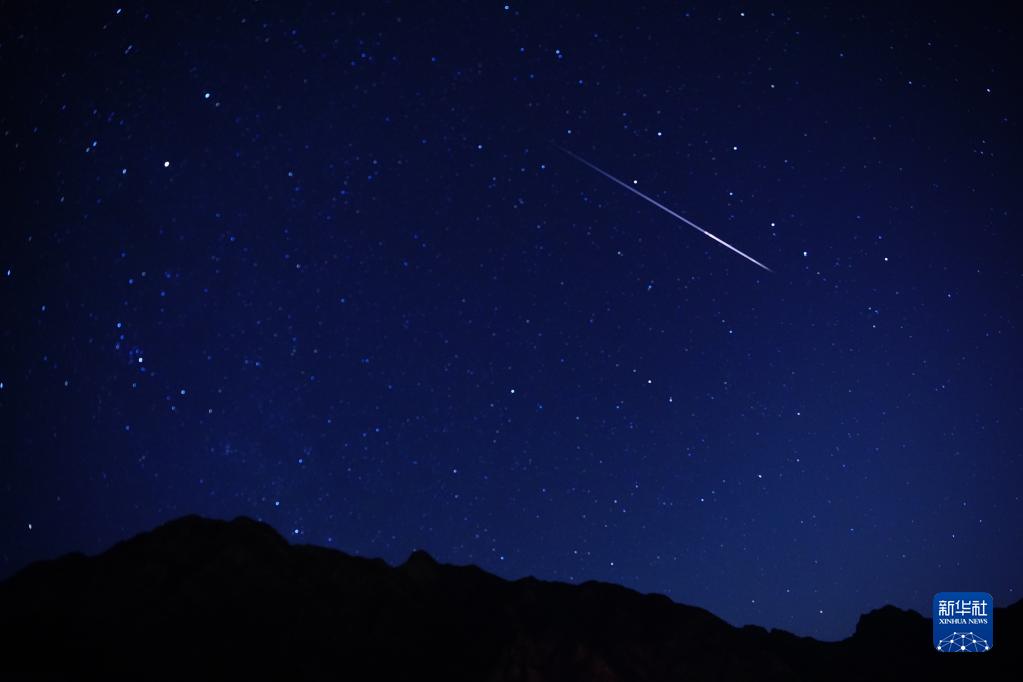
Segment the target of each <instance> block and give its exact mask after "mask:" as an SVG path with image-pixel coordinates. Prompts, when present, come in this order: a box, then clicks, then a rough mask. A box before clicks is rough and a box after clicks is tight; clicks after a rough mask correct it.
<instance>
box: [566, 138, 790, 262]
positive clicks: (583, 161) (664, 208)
mask: <svg viewBox="0 0 1023 682" xmlns="http://www.w3.org/2000/svg"><path fill="white" fill-rule="evenodd" d="M554 146H555V147H557V148H558V149H560V150H561V151H563V152H565V153H566V154H568V155H569V156H571V157H572V158H573V159H575V160H576V161H578V162H579V163H581V164H583V165H585V166H589V167H590V168H592V169H593V170H595V171H597V172H598V173H600V174H601V175H603V176H604V177H605V178H607V179H608V180H610V181H611V182H615V183H617V184H619V185H621V186H622V187H624V188H625V189H627V190H629V191H630V192H632V193H633V194H635V195H637V196H639V197H641V198H643V199H646V200H647V201H649V202H650V203H651V204H653V205H654V206H656V207H657V208H659V209H661V210H662V211H664V212H665V213H667V214H668V215H670V216H672V217H674V218H678V219H679V220H681V221H682V222H684V223H685V224H686V225H688V226H689V227H692V228H695V229H697V230H699V231H700V232H702V233H703V234H705V235H707V236H708V237H710V238H711V239H713V240H714V241H716V242H717V243H718V244H721V245H722V246H724V247H726V248H729V249H731V250H732V251H735V252H736V253H737V254H739V255H740V256H742V257H743V258H745V259H746V260H748V261H749V262H750V263H753V264H754V265H756V266H758V267H761V268H763V269H764V270H767V271H768V272H770V273H774V270H772V269H771V268H769V267H767V266H766V265H764V264H763V263H761V262H760V261H758V260H757V259H755V258H753V257H752V256H747V255H746V254H745V253H743V252H742V251H740V250H739V249H737V248H735V247H734V246H732V245H731V244H729V243H728V242H726V241H725V240H724V239H721V238H720V237H716V236H714V235H713V234H711V233H710V232H708V231H707V230H705V229H703V228H702V227H700V226H699V225H697V224H696V223H694V222H693V221H692V220H689V219H688V218H685V217H683V216H680V215H679V214H678V213H675V212H674V211H672V210H671V209H670V208H668V207H667V206H665V205H664V204H662V203H660V202H658V201H656V200H654V199H651V198H650V197H648V196H647V195H645V194H643V193H642V192H640V191H639V190H638V189H636V188H635V187H632V186H631V185H628V184H626V183H624V182H622V181H621V180H619V179H618V178H616V177H615V176H613V175H611V174H610V173H608V172H607V171H605V170H603V169H601V168H598V167H597V166H595V165H593V164H592V163H590V162H589V161H587V160H586V159H584V158H583V157H581V156H579V155H578V154H576V153H574V152H570V151H569V150H567V149H565V148H564V147H561V146H559V145H554Z"/></svg>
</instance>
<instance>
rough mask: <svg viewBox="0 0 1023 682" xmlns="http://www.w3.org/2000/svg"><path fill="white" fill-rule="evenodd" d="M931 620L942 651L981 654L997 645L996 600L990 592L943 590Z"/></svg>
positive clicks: (936, 598) (934, 604) (935, 642)
mask: <svg viewBox="0 0 1023 682" xmlns="http://www.w3.org/2000/svg"><path fill="white" fill-rule="evenodd" d="M931 619H932V620H933V622H934V648H935V649H937V650H938V651H942V652H945V653H981V652H984V651H989V650H990V649H991V647H993V646H994V644H995V603H994V600H993V599H992V598H991V595H990V594H988V593H987V592H939V593H937V594H936V595H934V602H933V604H932V607H931Z"/></svg>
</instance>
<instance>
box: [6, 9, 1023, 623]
mask: <svg viewBox="0 0 1023 682" xmlns="http://www.w3.org/2000/svg"><path fill="white" fill-rule="evenodd" d="M332 4H333V3H322V4H308V3H284V2H280V3H272V2H262V3H241V2H233V1H232V2H224V3H212V4H208V5H206V6H202V5H200V4H195V5H190V4H182V3H144V4H141V3H140V4H136V3H130V2H126V3H124V4H121V5H117V4H108V3H69V4H67V5H65V6H63V7H60V6H57V5H50V4H47V3H33V4H32V5H30V4H29V3H24V4H17V3H15V4H8V5H5V10H4V15H5V16H4V18H3V19H2V20H0V23H2V33H0V37H2V42H0V69H2V72H3V74H4V82H5V87H4V92H3V98H4V99H3V101H4V104H3V110H2V120H0V124H2V126H0V127H2V137H0V145H2V150H3V153H2V157H0V158H2V167H3V177H4V194H5V198H4V202H3V205H4V209H5V210H4V214H5V217H4V227H3V230H2V236H0V259H2V262H0V268H2V270H0V297H2V298H0V302H2V311H3V324H2V327H0V351H2V358H0V382H2V387H0V418H2V423H3V429H2V430H3V435H4V437H3V439H2V440H3V445H2V455H0V547H2V550H0V574H3V575H8V574H10V573H12V572H14V571H16V570H17V569H19V568H20V567H22V566H23V565H25V564H26V563H27V562H29V561H31V560H35V559H40V558H45V557H52V556H55V555H58V554H60V553H63V552H66V551H71V550H76V549H81V550H84V551H87V552H95V551H99V550H101V549H104V548H105V547H107V546H109V545H110V544H112V543H113V542H115V541H117V540H119V539H122V538H123V537H125V536H126V535H128V534H131V533H135V532H138V531H141V530H143V529H147V528H150V527H152V526H153V525H155V524H158V523H160V522H163V521H166V520H168V519H170V518H173V517H176V516H179V515H182V514H186V513H193V512H195V513H200V514H205V515H210V516H216V517H233V516H236V515H241V514H244V515H249V516H253V517H256V518H260V519H263V520H265V521H268V522H269V523H271V524H273V525H274V526H275V527H276V528H277V529H279V530H280V531H281V532H282V533H285V534H287V536H288V537H289V538H291V539H292V541H294V542H305V543H314V544H320V545H328V546H333V547H336V548H338V549H342V550H345V551H348V552H352V553H358V554H361V555H367V556H380V557H383V558H385V559H386V560H388V561H389V562H399V561H402V560H404V559H405V558H406V557H407V555H408V554H409V553H410V552H411V551H412V550H413V549H414V548H424V549H427V550H428V551H429V552H430V553H432V554H433V555H435V556H436V557H437V558H438V559H439V560H441V561H445V562H451V563H476V564H479V565H480V566H482V567H483V568H485V569H487V570H489V571H493V572H495V573H497V574H499V575H502V576H506V577H521V576H525V575H528V574H532V575H536V576H537V577H540V578H545V579H554V580H564V581H574V582H580V581H584V580H588V579H598V580H607V581H614V582H618V583H622V584H624V585H627V586H629V587H633V588H636V589H638V590H641V591H655V592H663V593H665V594H668V595H669V596H671V597H672V598H673V599H675V600H676V601H680V602H684V603H690V604H696V605H699V606H703V607H705V608H707V609H709V610H711V611H713V612H714V613H716V614H719V615H721V616H722V617H724V618H726V619H727V620H729V621H730V622H733V623H736V624H743V623H758V624H762V625H765V626H769V627H782V628H785V629H788V630H791V631H793V632H796V633H799V634H808V635H813V636H817V637H822V638H840V637H844V636H846V635H849V634H851V632H852V631H853V628H854V626H855V623H856V619H857V616H858V615H859V614H860V613H861V612H864V611H866V610H869V609H871V608H875V607H878V606H881V605H882V604H884V603H887V602H891V603H895V604H897V605H899V606H902V607H907V608H915V609H917V610H920V611H922V612H924V613H929V609H930V600H931V597H932V595H933V594H934V593H935V592H938V591H942V590H983V591H988V592H991V593H992V594H993V595H994V597H995V600H996V603H998V604H1000V605H1005V604H1007V603H1009V602H1011V601H1015V600H1016V599H1018V598H1019V597H1020V591H1021V589H1023V586H1021V582H1020V578H1021V565H1023V557H1021V547H1023V529H1021V521H1020V519H1021V518H1023V505H1021V500H1020V486H1021V482H1023V481H1021V478H1023V461H1021V456H1023V452H1021V446H1020V441H1021V432H1023V400H1021V393H1020V381H1021V379H1023V377H1021V371H1020V370H1021V364H1020V358H1019V349H1020V348H1021V347H1023V338H1021V337H1023V334H1021V330H1020V312H1021V303H1020V302H1021V300H1023V299H1021V295H1023V261H1021V258H1020V245H1021V241H1023V239H1021V236H1020V219H1019V210H1018V195H1019V188H1020V185H1021V180H1023V178H1021V172H1020V168H1021V166H1020V151H1021V147H1020V127H1019V121H1020V116H1021V113H1023V111H1021V108H1023V107H1021V93H1020V83H1021V82H1023V74H1021V73H1020V68H1019V67H1020V62H1019V58H1018V54H1019V52H1020V46H1019V45H1018V43H1019V38H1018V33H1017V32H1015V30H1014V27H1015V26H1016V25H1017V24H1016V23H1015V22H1014V21H1013V20H1011V17H1010V16H1009V15H1008V14H1007V13H1006V14H1005V15H999V14H998V13H997V11H996V10H994V9H990V8H987V9H985V7H984V6H978V5H970V6H969V7H968V8H965V9H964V8H958V9H956V10H955V12H951V11H950V12H949V13H947V14H941V13H940V12H943V11H944V10H941V9H935V7H933V6H928V7H926V8H915V9H914V8H911V7H902V8H891V7H888V6H886V5H882V4H878V5H870V6H867V5H861V4H859V3H856V4H852V3H850V4H842V5H835V6H825V5H821V4H820V3H807V4H806V5H805V6H801V5H790V6H784V5H775V6H770V5H765V4H762V3H751V4H748V5H746V4H740V5H721V4H718V3H710V4H678V3H670V4H668V3H665V4H655V5H646V6H635V5H631V4H629V5H626V4H625V3H622V4H619V5H617V6H613V5H610V4H598V5H593V4H580V5H574V6H568V5H561V6H559V7H555V6H554V5H553V3H535V4H520V3H511V4H510V5H509V6H505V5H504V4H503V3H500V2H497V3H492V2H488V3H480V2H466V3H436V4H435V3H398V4H392V3H377V2H371V3H365V4H355V3H339V4H337V6H336V7H331V5H332ZM935 12H939V13H935ZM1006 12H1008V10H1006ZM557 145H560V146H563V147H565V148H567V149H569V150H571V151H573V152H574V153H577V154H579V155H581V156H583V157H585V158H586V159H588V160H589V161H591V162H593V163H595V164H597V165H598V166H600V167H601V168H603V169H605V170H606V171H608V172H609V173H612V174H614V175H615V176H617V177H620V178H621V179H623V180H624V181H626V182H628V183H635V184H634V186H635V187H636V188H637V189H638V190H640V191H642V192H644V193H646V194H648V195H650V196H651V197H653V198H654V199H656V200H657V201H660V202H662V203H663V204H665V205H667V206H668V207H670V208H672V209H673V210H675V211H678V212H679V213H680V214H682V215H684V216H686V217H687V218H689V219H690V220H693V221H695V222H697V223H698V224H700V225H702V226H704V227H706V228H707V229H709V230H710V231H711V232H713V233H715V234H717V235H719V236H720V237H721V238H723V239H725V240H727V241H729V242H730V243H732V244H734V245H735V246H736V247H738V248H739V249H742V250H743V251H745V252H746V253H748V254H750V255H751V256H752V257H754V258H756V259H757V260H759V261H762V262H764V263H765V264H766V265H767V266H769V267H770V268H771V269H772V270H773V271H774V274H770V273H767V272H764V271H763V270H761V269H759V268H757V267H756V266H755V265H753V264H752V263H750V262H748V261H746V260H743V259H742V258H741V257H739V256H738V255H736V254H734V253H732V252H730V251H728V250H727V249H725V248H723V247H722V246H720V245H718V244H715V243H714V242H713V241H711V240H710V239H708V238H707V237H705V236H703V235H701V234H699V233H698V232H696V231H695V230H693V229H691V228H689V227H687V226H685V225H683V224H681V223H679V222H678V221H675V220H674V219H673V218H671V217H670V216H668V215H666V214H665V213H663V212H661V211H659V210H658V209H656V208H655V207H653V206H651V205H650V204H648V203H646V202H644V201H643V200H642V199H640V198H639V197H637V196H635V195H633V194H631V193H629V192H626V191H625V190H624V189H622V188H621V187H619V186H616V185H615V184H613V183H612V182H609V181H608V180H607V179H606V178H603V177H601V176H600V175H599V174H597V173H595V172H593V171H592V170H591V169H589V168H587V167H585V166H584V165H582V164H580V163H578V162H577V161H575V160H573V159H572V158H571V157H569V156H567V155H565V154H564V153H562V152H561V151H559V150H558V148H557Z"/></svg>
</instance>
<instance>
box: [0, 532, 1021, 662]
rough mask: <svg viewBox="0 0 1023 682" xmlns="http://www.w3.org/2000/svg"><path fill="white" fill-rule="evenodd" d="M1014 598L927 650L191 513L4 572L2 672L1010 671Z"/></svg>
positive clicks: (919, 620)
mask: <svg viewBox="0 0 1023 682" xmlns="http://www.w3.org/2000/svg"><path fill="white" fill-rule="evenodd" d="M1021 608H1023V607H1021V602H1017V603H1016V604H1014V605H1012V606H1010V607H1007V608H1001V609H997V610H996V613H995V646H994V648H993V649H992V650H991V651H990V652H987V653H984V654H973V655H962V656H956V655H952V654H940V653H938V652H936V651H932V650H931V648H930V644H929V643H930V635H931V633H930V627H931V623H930V620H928V619H926V618H923V617H922V616H920V615H919V614H917V613H915V612H912V611H903V610H900V609H897V608H894V607H891V606H886V607H884V608H882V609H878V610H876V611H872V612H870V613H869V614H867V615H865V616H863V617H861V619H860V622H859V624H858V625H857V628H856V633H855V634H854V635H853V636H852V637H850V638H848V639H846V640H843V641H841V642H819V641H816V640H814V639H810V638H805V637H796V636H795V635H792V634H790V633H787V632H784V631H780V630H772V631H770V632H769V631H767V630H765V629H763V628H760V627H755V626H746V627H743V628H735V627H733V626H731V625H729V624H727V623H725V622H724V621H722V620H721V619H719V618H717V617H716V616H714V615H713V614H711V613H709V612H707V611H705V610H703V609H699V608H695V607H691V606H684V605H680V604H675V603H674V602H672V601H671V600H669V599H668V598H667V597H664V596H661V595H643V594H639V593H637V592H634V591H632V590H629V589H626V588H623V587H620V586H617V585H611V584H606V583H595V582H591V583H585V584H582V585H578V586H575V585H568V584H563V583H551V582H543V581H540V580H536V579H533V578H525V579H523V580H517V581H513V582H509V581H506V580H503V579H501V578H498V577H496V576H493V575H491V574H488V573H486V572H484V571H482V570H481V569H479V568H477V567H475V566H450V565H442V564H438V563H436V562H435V561H434V560H433V559H432V558H431V557H430V556H429V555H428V554H426V553H425V552H415V553H413V554H412V556H411V557H409V559H408V561H407V562H406V563H404V564H403V565H401V566H399V567H397V568H392V567H390V566H388V565H387V564H386V563H384V562H383V561H382V560H379V559H364V558H359V557H353V556H349V555H346V554H344V553H342V552H338V551H334V550H328V549H324V548H320V547H312V546H308V545H290V544H288V542H287V541H285V540H284V539H283V538H282V537H281V536H280V535H278V534H277V533H276V532H275V531H274V530H273V529H272V528H270V527H269V526H267V525H265V524H262V523H259V522H256V521H253V520H251V519H246V518H238V519H235V520H234V521H231V522H226V521H214V520H208V519H203V518H199V517H196V516H189V517H185V518H182V519H179V520H176V521H173V522H171V523H168V524H166V525H164V526H161V527H159V528H157V529H156V530H154V531H152V532H149V533H143V534H141V535H139V536H137V537H134V538H132V539H130V540H128V541H126V542H122V543H120V544H118V545H116V546H114V547H113V548H111V549H110V550H108V551H106V552H104V553H103V554H101V555H99V556H96V557H85V556H83V555H81V554H72V555H68V556H65V557H62V558H60V559H56V560H53V561H43V562H39V563H36V564H33V565H31V566H29V567H28V568H26V569H25V570H23V571H21V572H20V573H18V574H17V575H15V576H14V577H12V578H10V579H9V580H7V581H5V582H3V583H0V649H2V657H0V678H2V679H6V680H11V679H47V678H49V679H52V678H69V679H70V678H74V679H82V678H85V677H92V676H97V675H98V676H101V678H103V679H111V678H114V679H134V680H142V679H189V678H196V677H199V678H205V677H216V678H230V679H236V678H237V679H240V678H246V679H253V678H265V679H315V680H359V679H365V680H398V679H402V680H412V679H438V680H478V681H485V680H494V681H497V680H530V681H533V680H536V681H540V680H864V679H919V680H935V679H959V680H966V679H988V680H990V679H1009V678H1010V677H1012V678H1015V677H1016V675H1014V674H1013V673H1012V671H1013V670H1016V671H1017V673H1018V669H1019V662H1020V642H1019V620H1020V609H1021Z"/></svg>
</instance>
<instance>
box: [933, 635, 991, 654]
mask: <svg viewBox="0 0 1023 682" xmlns="http://www.w3.org/2000/svg"><path fill="white" fill-rule="evenodd" d="M990 648H991V647H990V645H988V643H987V640H986V639H984V638H983V637H978V636H977V635H975V634H973V633H972V632H953V633H952V634H951V635H948V636H947V637H942V638H941V640H940V641H939V642H938V647H937V649H938V651H947V652H954V651H958V652H964V651H987V650H988V649H990Z"/></svg>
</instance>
